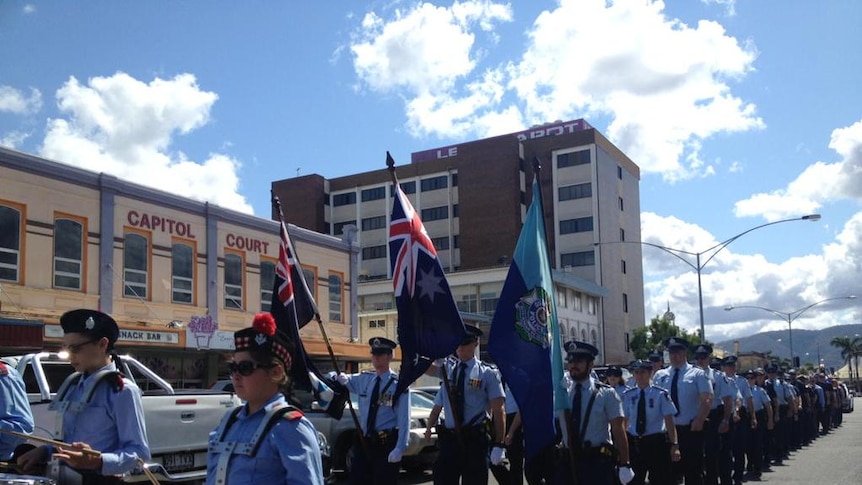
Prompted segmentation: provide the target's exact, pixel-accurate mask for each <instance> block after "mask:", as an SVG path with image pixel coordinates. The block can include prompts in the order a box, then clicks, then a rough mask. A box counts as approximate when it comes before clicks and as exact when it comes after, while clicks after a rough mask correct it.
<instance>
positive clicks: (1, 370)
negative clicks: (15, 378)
mask: <svg viewBox="0 0 862 485" xmlns="http://www.w3.org/2000/svg"><path fill="white" fill-rule="evenodd" d="M8 374H9V369H8V368H7V367H6V364H5V363H3V362H0V376H5V375H8Z"/></svg>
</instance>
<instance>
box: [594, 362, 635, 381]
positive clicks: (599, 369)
mask: <svg viewBox="0 0 862 485" xmlns="http://www.w3.org/2000/svg"><path fill="white" fill-rule="evenodd" d="M608 367H611V366H609V365H597V366H594V367H593V371H595V373H596V375H597V376H598V377H599V380H600V381H602V382H604V380H605V376H606V375H607V373H608ZM616 367H619V368H620V369H621V370H622V371H623V383H626V382H629V380H630V379H631V378H632V373H631V371H630V370H629V366H628V364H619V365H617V366H616Z"/></svg>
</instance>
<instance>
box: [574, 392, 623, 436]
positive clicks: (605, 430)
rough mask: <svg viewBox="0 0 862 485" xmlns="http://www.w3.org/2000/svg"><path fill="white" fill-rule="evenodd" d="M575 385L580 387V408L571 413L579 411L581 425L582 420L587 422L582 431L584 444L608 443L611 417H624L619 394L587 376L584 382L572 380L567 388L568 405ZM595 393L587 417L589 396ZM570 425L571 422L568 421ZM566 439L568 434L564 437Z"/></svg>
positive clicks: (582, 423)
mask: <svg viewBox="0 0 862 485" xmlns="http://www.w3.org/2000/svg"><path fill="white" fill-rule="evenodd" d="M577 386H582V388H581V409H580V410H576V409H572V415H573V416H574V413H575V412H580V413H581V426H582V427H583V425H584V421H586V423H587V428H586V430H585V431H584V435H583V438H582V442H583V444H584V446H587V442H589V446H599V445H601V444H604V443H610V441H611V430H610V422H611V420H613V419H616V418H621V417H624V416H625V414H624V413H623V404H622V402H621V401H620V396H619V394H617V392H616V391H614V389H613V388H612V387H611V386H608V385H607V384H600V383H599V381H597V380H596V379H593V378H589V379H587V380H585V381H584V382H580V383H579V382H572V383H571V384H570V386H569V389H568V398H569V401H568V402H569V406H571V405H572V401H573V400H574V398H575V392H576V388H577ZM593 394H595V396H596V399H595V402H593V407H592V409H591V410H590V415H589V419H588V418H587V416H586V412H587V407H589V402H590V399H591V396H592V395H593ZM569 425H570V426H571V423H569ZM566 440H568V436H567V437H566Z"/></svg>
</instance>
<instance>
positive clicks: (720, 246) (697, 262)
mask: <svg viewBox="0 0 862 485" xmlns="http://www.w3.org/2000/svg"><path fill="white" fill-rule="evenodd" d="M819 220H820V214H808V215H805V216H801V217H793V218H791V219H782V220H780V221H773V222H767V223H766V224H761V225H759V226H754V227H752V228H751V229H748V230H746V231H743V232H740V233H739V234H737V235H735V236H733V237H731V238H730V239H725V240H724V241H722V242H720V243H718V244H716V245H715V246H713V247H711V248H708V249H705V250H703V251H700V252H697V253H694V252H691V251H686V250H684V249H676V248H669V247H667V246H662V245H660V244H653V243H651V242H646V241H601V242H597V243H593V246H599V245H602V244H612V243H617V244H626V243H630V244H641V245H644V246H652V247H654V248H658V249H661V250H662V251H665V252H666V253H668V254H670V255H673V256H675V257H676V258H677V259H679V260H680V261H682V262H683V263H685V264H687V265H689V266H690V267H691V269H693V270H695V271H696V272H697V304H698V308H699V309H700V339H701V340H702V341H704V342H705V341H706V330H705V329H704V325H703V287H702V285H701V282H700V274H701V271H703V268H704V266H706V265H707V264H708V263H709V262H710V261H712V258H714V257H715V255H716V254H718V253H719V251H721V250H722V249H724V248H725V247H727V246H728V245H729V244H730V243H732V242H733V241H736V240H737V239H739V238H740V237H742V236H744V235H746V234H748V233H749V232H751V231H755V230H757V229H760V228H762V227H766V226H772V225H775V224H781V223H782V222H792V221H819ZM710 252H712V254H710V255H709V257H708V258H706V260H705V261H704V262H702V263H701V261H700V259H701V256H703V255H705V254H708V253H710ZM680 254H685V255H688V256H694V257H695V264H692V262H691V261H689V260H688V259H686V258H684V257H682V256H680Z"/></svg>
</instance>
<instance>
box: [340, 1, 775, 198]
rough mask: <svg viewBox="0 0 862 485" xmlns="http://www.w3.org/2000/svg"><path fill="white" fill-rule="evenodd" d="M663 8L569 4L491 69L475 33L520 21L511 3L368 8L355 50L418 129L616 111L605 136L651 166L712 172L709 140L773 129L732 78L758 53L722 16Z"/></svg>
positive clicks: (481, 132) (360, 71) (513, 126)
mask: <svg viewBox="0 0 862 485" xmlns="http://www.w3.org/2000/svg"><path fill="white" fill-rule="evenodd" d="M465 5H469V6H471V8H469V9H466V8H465V7H464V6H465ZM459 9H462V10H468V11H469V12H471V13H472V15H469V14H464V13H461V14H459V13H458V12H459ZM663 10H664V4H663V3H662V2H643V1H641V0H637V1H635V0H618V1H616V2H612V3H608V2H606V1H605V0H561V1H560V4H559V6H558V7H557V8H556V9H554V10H550V11H544V12H542V13H541V14H540V15H539V16H538V17H537V18H536V20H535V22H534V23H533V25H532V27H531V29H530V30H529V31H528V32H527V33H526V35H527V45H526V48H525V49H524V52H523V54H522V55H521V56H520V59H513V60H510V61H509V62H507V63H503V64H499V65H496V66H490V67H483V66H482V62H483V61H485V60H486V59H487V58H489V56H488V55H487V52H486V51H482V50H479V49H475V48H474V47H475V36H476V33H474V31H475V30H477V27H478V28H482V29H483V32H482V33H489V34H494V35H492V39H495V38H496V37H495V35H497V34H498V33H497V32H496V31H493V26H494V25H495V23H499V22H503V21H509V20H511V12H510V11H509V7H508V6H505V7H504V6H502V5H499V4H492V3H489V2H481V3H480V2H468V3H463V4H462V3H456V4H454V5H453V6H452V7H451V8H444V7H433V6H430V5H428V4H420V5H419V6H417V7H415V8H414V9H413V10H410V11H409V12H406V13H405V12H401V11H397V12H396V13H395V15H394V18H393V19H392V20H386V19H384V18H383V17H381V16H379V15H378V14H376V13H369V14H368V15H366V17H365V20H364V22H363V26H362V30H361V31H360V32H359V34H357V39H356V40H355V43H354V45H353V46H352V51H353V53H354V68H355V70H356V72H357V75H358V76H359V78H360V80H361V81H362V82H363V83H364V85H366V86H368V87H369V88H370V89H373V90H377V91H382V92H395V93H397V94H399V95H400V96H402V97H403V98H404V100H405V107H406V114H407V118H408V121H407V125H408V128H409V130H410V132H411V133H412V134H414V135H415V136H426V135H437V136H440V137H450V138H451V137H455V135H458V136H457V138H464V137H465V136H466V135H468V134H474V135H476V136H480V137H481V136H489V135H497V134H502V133H506V132H512V131H517V130H519V129H523V128H524V127H525V126H529V125H531V124H534V123H541V122H545V121H549V120H555V119H571V118H578V117H586V118H588V119H589V118H591V117H607V118H609V119H610V124H609V126H608V129H607V135H608V136H609V137H610V138H611V140H613V141H614V143H615V144H616V145H617V146H619V147H620V148H621V149H622V150H623V151H624V152H626V154H628V155H629V156H630V157H631V158H632V159H633V160H635V161H636V162H637V163H638V165H640V167H641V168H642V170H644V171H645V172H660V173H662V176H663V177H665V179H667V180H670V181H674V180H679V179H683V178H690V177H704V176H709V175H711V174H713V173H714V172H715V168H714V162H711V161H708V160H703V159H702V158H701V156H700V144H701V141H702V140H704V139H707V138H709V137H711V136H713V135H715V134H718V133H722V132H734V131H746V130H751V129H759V128H762V127H763V126H764V124H763V121H762V120H761V119H760V118H758V117H757V116H756V109H755V106H754V105H753V104H750V103H747V102H745V101H743V100H742V99H740V98H738V97H737V96H734V95H733V94H732V92H731V88H730V84H729V82H730V81H731V80H737V79H741V78H743V77H744V76H745V75H746V74H747V73H749V72H750V71H751V70H752V69H753V63H754V60H755V58H756V50H755V49H754V48H753V47H752V46H750V45H746V44H744V43H740V42H739V41H738V40H737V39H735V38H733V37H731V36H729V35H728V34H727V33H726V32H725V30H724V28H723V27H722V26H721V25H719V24H718V23H716V22H712V21H706V20H702V21H700V22H698V24H697V25H696V26H688V25H686V24H684V23H682V22H681V21H679V20H676V19H670V18H667V16H666V15H665V14H664V11H663ZM597 46H601V47H600V48H597ZM489 49H493V46H491V47H489ZM426 60H427V62H426Z"/></svg>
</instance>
